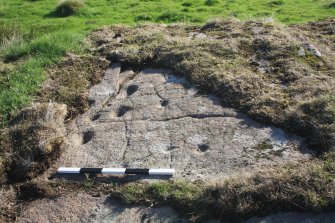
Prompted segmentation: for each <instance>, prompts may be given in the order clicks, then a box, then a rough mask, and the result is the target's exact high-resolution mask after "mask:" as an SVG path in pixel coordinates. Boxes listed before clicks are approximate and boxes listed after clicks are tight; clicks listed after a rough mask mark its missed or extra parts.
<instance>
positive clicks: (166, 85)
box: [57, 64, 308, 179]
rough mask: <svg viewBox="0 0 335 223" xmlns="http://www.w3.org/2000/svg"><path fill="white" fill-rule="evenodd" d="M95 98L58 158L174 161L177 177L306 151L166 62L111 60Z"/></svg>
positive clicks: (73, 162) (98, 162)
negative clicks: (204, 91)
mask: <svg viewBox="0 0 335 223" xmlns="http://www.w3.org/2000/svg"><path fill="white" fill-rule="evenodd" d="M89 100H90V103H91V105H92V108H91V109H90V110H89V111H88V112H87V113H85V114H83V115H81V116H79V117H78V119H77V120H76V121H75V122H74V123H73V124H72V125H71V126H70V131H71V132H70V133H69V136H68V141H69V142H70V144H69V146H68V148H67V149H66V151H65V153H64V154H63V155H62V157H61V158H60V160H59V162H58V163H57V165H58V166H77V167H134V168H135V167H142V168H175V169H176V175H175V178H188V179H198V178H200V179H212V178H214V177H218V176H227V175H230V174H232V173H235V172H236V171H244V170H248V171H250V170H251V169H253V168H256V167H258V166H263V165H276V164H280V163H283V162H286V161H288V160H290V161H294V160H299V159H306V158H308V155H306V154H302V153H301V150H303V149H304V146H303V144H302V142H301V140H300V139H298V138H297V137H293V136H290V135H288V134H286V133H285V132H284V131H282V130H281V129H278V128H274V127H266V126H264V125H261V124H259V123H256V122H254V121H252V120H251V119H249V118H248V117H246V116H244V115H242V114H240V113H238V112H236V111H234V110H232V109H227V108H223V107H222V106H221V105H220V103H219V101H218V100H217V99H216V98H215V97H214V96H203V95H200V94H198V93H197V90H196V89H195V88H193V87H192V86H191V85H190V84H189V83H187V82H186V81H185V79H183V78H179V77H178V76H175V75H173V74H171V73H170V72H169V71H168V70H154V69H145V70H143V71H142V72H140V73H138V74H135V73H134V72H132V71H124V72H121V67H120V65H118V64H113V65H112V66H111V68H110V69H108V70H107V72H106V75H105V77H104V78H103V80H102V82H101V83H100V84H98V85H96V86H94V87H93V88H92V89H91V91H90V94H89Z"/></svg>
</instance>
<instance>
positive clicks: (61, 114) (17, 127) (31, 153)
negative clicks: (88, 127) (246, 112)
mask: <svg viewBox="0 0 335 223" xmlns="http://www.w3.org/2000/svg"><path fill="white" fill-rule="evenodd" d="M66 113H67V109H66V106H65V105H62V104H55V103H48V104H34V105H33V107H30V108H27V109H24V110H22V111H21V112H20V113H19V114H18V116H17V117H16V118H15V119H14V120H12V122H11V126H10V130H9V137H10V139H11V151H10V153H11V154H10V161H9V162H8V166H7V167H8V168H7V173H8V179H9V180H10V181H21V180H24V179H27V178H28V179H31V178H33V177H36V176H37V175H38V174H40V173H42V172H43V171H44V170H45V169H46V168H47V167H48V166H49V165H50V163H51V161H52V160H54V159H55V158H57V156H58V155H59V153H60V149H61V146H62V144H63V142H64V135H65V126H64V118H65V116H66Z"/></svg>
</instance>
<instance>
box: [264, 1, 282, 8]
mask: <svg viewBox="0 0 335 223" xmlns="http://www.w3.org/2000/svg"><path fill="white" fill-rule="evenodd" d="M266 5H267V6H269V7H276V6H281V5H284V1H282V0H276V1H271V2H269V3H267V4H266Z"/></svg>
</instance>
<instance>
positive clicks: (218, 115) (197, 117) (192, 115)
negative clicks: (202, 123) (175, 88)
mask: <svg viewBox="0 0 335 223" xmlns="http://www.w3.org/2000/svg"><path fill="white" fill-rule="evenodd" d="M184 118H194V119H206V118H241V117H238V116H236V115H229V114H190V115H185V116H179V117H172V118H163V119H149V118H148V119H135V120H133V119H131V121H133V122H136V121H153V122H166V121H174V120H180V119H184ZM123 121H124V120H111V121H110V122H112V123H113V122H123Z"/></svg>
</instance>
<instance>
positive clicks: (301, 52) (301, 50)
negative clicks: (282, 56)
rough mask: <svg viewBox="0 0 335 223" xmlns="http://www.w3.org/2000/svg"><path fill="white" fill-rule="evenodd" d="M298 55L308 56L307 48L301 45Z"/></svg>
mask: <svg viewBox="0 0 335 223" xmlns="http://www.w3.org/2000/svg"><path fill="white" fill-rule="evenodd" d="M298 56H301V57H304V56H306V53H305V49H304V48H302V47H300V49H299V51H298Z"/></svg>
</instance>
